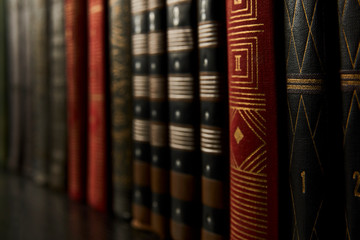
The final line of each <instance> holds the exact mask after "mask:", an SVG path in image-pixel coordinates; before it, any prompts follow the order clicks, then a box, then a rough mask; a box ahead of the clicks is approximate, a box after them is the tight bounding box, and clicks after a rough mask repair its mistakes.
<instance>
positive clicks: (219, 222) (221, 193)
mask: <svg viewBox="0 0 360 240" xmlns="http://www.w3.org/2000/svg"><path fill="white" fill-rule="evenodd" d="M225 9H226V8H225V2H222V1H213V0H198V39H199V40H198V47H199V81H200V84H199V86H200V88H199V96H200V113H201V119H200V122H201V125H200V144H201V148H200V149H201V161H202V180H201V186H202V190H201V192H202V194H201V201H202V204H203V207H202V231H201V238H202V239H209V240H211V239H218V240H220V239H227V238H228V221H227V220H226V219H229V215H228V214H227V211H228V197H227V196H228V192H227V191H228V189H227V187H226V186H227V183H228V177H229V175H228V164H224V163H226V162H227V161H228V149H227V146H228V137H227V136H228V130H227V124H228V118H227V117H226V116H227V115H228V110H227V107H228V105H227V104H228V102H227V84H226V82H227V81H226V80H227V78H226V77H227V74H226V62H227V61H226V55H225V54H224V53H226V40H223V39H226V38H225V34H226V33H225V32H226V30H225V29H226V26H224V25H225V24H226V20H225V15H226V10H225ZM223 29H224V30H223Z"/></svg>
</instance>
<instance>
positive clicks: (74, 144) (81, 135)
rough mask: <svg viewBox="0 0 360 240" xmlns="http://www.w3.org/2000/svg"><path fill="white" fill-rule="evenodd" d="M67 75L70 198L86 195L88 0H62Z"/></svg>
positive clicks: (82, 197) (79, 197)
mask: <svg viewBox="0 0 360 240" xmlns="http://www.w3.org/2000/svg"><path fill="white" fill-rule="evenodd" d="M64 11H65V13H64V14H65V33H66V34H65V44H66V78H67V150H68V155H67V159H68V167H67V176H68V180H67V183H68V186H67V188H68V192H69V196H70V198H71V199H73V200H77V201H84V200H85V196H86V166H87V164H86V159H87V157H86V153H87V76H88V74H87V70H88V64H87V59H88V58H87V57H88V53H87V46H88V41H87V39H88V38H87V29H88V26H87V1H86V0H65V9H64Z"/></svg>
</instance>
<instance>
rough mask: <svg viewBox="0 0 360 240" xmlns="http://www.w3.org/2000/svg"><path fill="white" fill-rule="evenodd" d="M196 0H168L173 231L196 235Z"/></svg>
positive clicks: (181, 235)
mask: <svg viewBox="0 0 360 240" xmlns="http://www.w3.org/2000/svg"><path fill="white" fill-rule="evenodd" d="M196 5H197V2H196V1H195V0H167V41H168V44H167V51H168V99H169V145H170V161H171V163H170V164H171V167H170V169H171V170H170V196H171V213H170V217H171V220H170V235H171V237H172V238H173V239H198V238H199V237H200V225H201V203H200V194H201V190H200V175H201V161H198V159H199V158H200V156H199V144H198V141H199V119H198V117H197V114H195V113H197V112H198V96H197V95H198V94H197V93H198V91H197V89H198V76H197V52H196V50H197V48H196V45H197V44H196V28H195V27H196V23H197V21H196V16H197V12H196Z"/></svg>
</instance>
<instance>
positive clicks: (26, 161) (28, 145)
mask: <svg viewBox="0 0 360 240" xmlns="http://www.w3.org/2000/svg"><path fill="white" fill-rule="evenodd" d="M22 1H23V13H22V18H21V24H22V26H23V28H22V29H23V30H22V31H23V37H22V46H23V49H22V58H21V61H22V62H23V64H22V68H23V70H22V71H21V72H22V78H23V81H24V92H23V99H24V145H23V163H22V171H23V173H24V175H26V176H28V177H31V176H32V170H33V166H32V164H33V151H34V150H33V147H34V144H33V141H34V139H33V131H34V130H33V98H32V94H33V74H32V73H33V72H32V70H33V68H32V67H33V61H32V43H31V34H32V30H33V25H32V17H31V15H32V14H31V12H32V3H33V1H28V0H22Z"/></svg>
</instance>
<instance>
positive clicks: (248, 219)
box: [226, 0, 279, 239]
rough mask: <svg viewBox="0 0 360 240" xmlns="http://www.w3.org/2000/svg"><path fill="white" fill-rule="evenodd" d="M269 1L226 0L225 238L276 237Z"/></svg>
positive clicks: (275, 144) (273, 71)
mask: <svg viewBox="0 0 360 240" xmlns="http://www.w3.org/2000/svg"><path fill="white" fill-rule="evenodd" d="M274 6H275V1H268V0H250V1H238V0H228V1H226V9H227V10H226V17H227V20H226V22H227V49H228V50H227V52H228V79H229V81H228V90H229V93H228V95H229V111H230V112H229V118H230V119H229V122H230V123H229V124H230V126H229V139H230V238H231V239H278V238H279V230H278V229H279V216H278V212H279V204H278V203H279V202H278V201H279V198H278V138H277V121H278V120H277V99H276V96H277V86H276V82H277V75H276V62H275V52H276V49H275V40H274V39H275V34H274V18H275V16H274V12H275V7H274Z"/></svg>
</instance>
